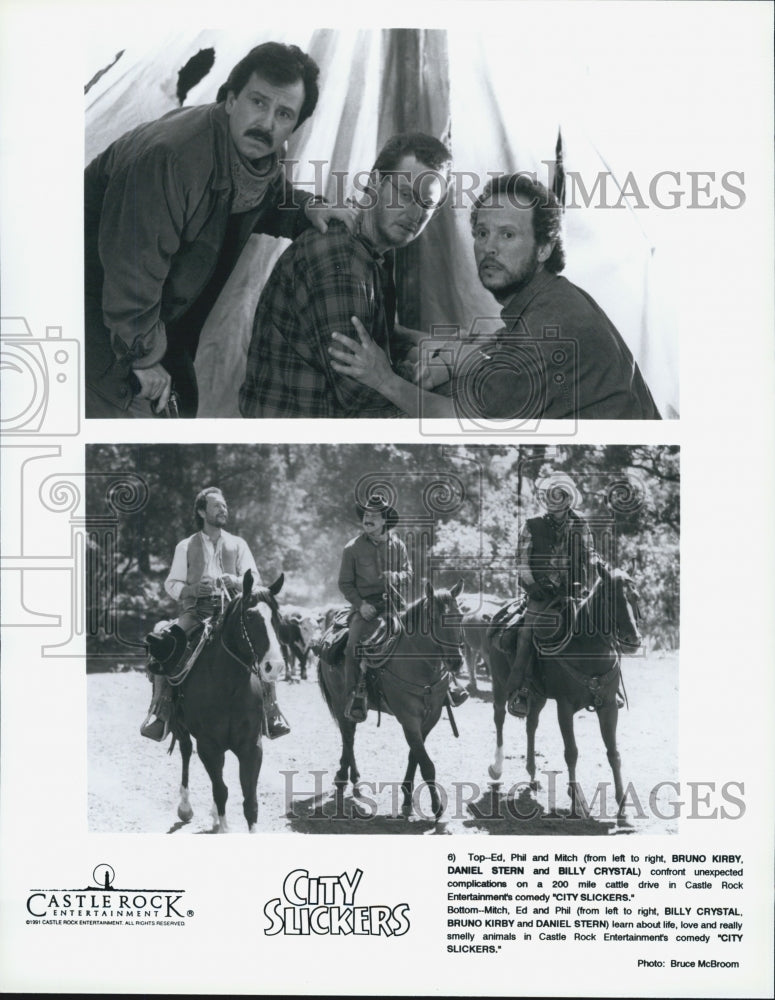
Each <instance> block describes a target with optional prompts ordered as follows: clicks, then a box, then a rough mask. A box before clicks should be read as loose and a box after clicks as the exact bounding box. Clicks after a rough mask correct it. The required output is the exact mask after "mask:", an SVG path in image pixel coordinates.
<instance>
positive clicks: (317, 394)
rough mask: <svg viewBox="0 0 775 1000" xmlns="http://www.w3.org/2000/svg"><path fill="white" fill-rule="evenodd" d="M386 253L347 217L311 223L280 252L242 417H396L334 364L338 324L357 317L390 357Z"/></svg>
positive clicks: (253, 350) (260, 317)
mask: <svg viewBox="0 0 775 1000" xmlns="http://www.w3.org/2000/svg"><path fill="white" fill-rule="evenodd" d="M386 282H387V278H386V274H385V271H384V260H383V257H382V256H380V255H379V254H377V253H376V251H375V250H374V248H373V247H372V246H371V244H370V243H369V242H368V241H367V240H366V239H365V238H364V237H363V236H357V235H356V236H353V235H351V234H350V233H349V232H348V230H347V228H346V226H344V224H343V223H340V222H331V223H329V231H328V233H326V234H322V233H319V232H317V230H314V229H310V230H308V231H307V232H305V233H304V234H303V235H302V236H300V237H299V238H298V239H297V240H296V241H295V242H294V243H293V244H292V245H291V246H290V247H289V248H288V249H287V250H286V251H285V253H284V254H283V255H282V257H280V259H279V260H278V262H277V264H276V265H275V268H274V270H273V271H272V274H271V275H270V277H269V280H268V281H267V283H266V286H265V287H264V290H263V292H262V293H261V297H260V299H259V302H258V309H257V311H256V316H255V319H254V322H253V335H252V337H251V341H250V348H249V350H248V361H247V370H246V374H245V381H244V383H243V385H242V388H241V389H240V394H239V399H240V412H241V414H242V416H243V417H395V416H399V415H400V411H399V410H398V409H396V407H395V406H393V405H392V404H391V403H389V402H387V400H385V399H384V397H382V396H381V395H380V394H379V393H377V392H375V390H373V389H370V388H368V387H367V386H365V385H362V384H361V383H360V382H356V381H355V380H354V379H351V378H349V377H347V376H344V375H340V374H339V373H338V372H335V371H334V369H333V368H332V367H331V357H330V355H329V353H328V348H329V347H330V346H331V344H332V343H333V341H332V339H331V334H332V333H333V332H334V330H337V331H338V332H339V333H342V334H345V335H346V336H349V337H355V336H356V334H355V330H354V329H353V326H352V323H351V322H350V317H351V316H357V317H358V318H359V319H360V320H361V322H362V323H363V325H364V326H365V327H366V329H367V330H368V331H369V332H370V333H371V336H372V337H373V338H374V340H375V341H376V342H377V344H379V346H380V347H382V348H384V349H385V350H386V351H387V354H388V357H391V333H392V330H393V320H394V317H393V316H388V315H387V311H388V310H386V308H385V299H386Z"/></svg>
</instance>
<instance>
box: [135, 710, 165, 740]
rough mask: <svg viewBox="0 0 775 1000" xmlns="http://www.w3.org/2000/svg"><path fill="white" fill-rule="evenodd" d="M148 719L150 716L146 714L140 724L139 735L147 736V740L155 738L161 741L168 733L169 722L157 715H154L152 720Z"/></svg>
mask: <svg viewBox="0 0 775 1000" xmlns="http://www.w3.org/2000/svg"><path fill="white" fill-rule="evenodd" d="M149 720H150V716H148V717H147V718H146V720H145V722H144V723H143V724H142V726H140V735H141V736H147V737H148V739H149V740H155V741H156V742H157V743H161V742H162V741H163V740H164V739H166V738H167V736H168V735H169V731H170V729H169V723H168V722H167V720H166V719H162V718H160V717H159V716H156V718H154V720H153V722H151V721H149Z"/></svg>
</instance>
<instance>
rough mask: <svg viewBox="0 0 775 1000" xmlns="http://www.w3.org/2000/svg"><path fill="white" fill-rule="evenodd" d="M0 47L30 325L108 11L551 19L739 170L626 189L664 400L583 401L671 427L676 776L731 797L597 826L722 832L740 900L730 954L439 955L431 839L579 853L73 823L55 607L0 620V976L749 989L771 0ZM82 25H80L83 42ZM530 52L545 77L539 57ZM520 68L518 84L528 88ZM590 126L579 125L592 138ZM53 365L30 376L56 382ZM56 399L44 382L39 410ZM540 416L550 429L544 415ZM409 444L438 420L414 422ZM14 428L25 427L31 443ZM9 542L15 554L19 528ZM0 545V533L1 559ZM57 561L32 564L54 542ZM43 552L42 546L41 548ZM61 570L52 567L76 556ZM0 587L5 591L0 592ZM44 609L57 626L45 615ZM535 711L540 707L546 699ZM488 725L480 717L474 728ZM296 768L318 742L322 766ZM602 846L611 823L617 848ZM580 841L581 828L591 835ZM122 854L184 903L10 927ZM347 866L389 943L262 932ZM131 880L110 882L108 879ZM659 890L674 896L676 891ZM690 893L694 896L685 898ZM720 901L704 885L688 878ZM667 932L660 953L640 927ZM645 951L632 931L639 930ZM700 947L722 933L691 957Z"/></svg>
mask: <svg viewBox="0 0 775 1000" xmlns="http://www.w3.org/2000/svg"><path fill="white" fill-rule="evenodd" d="M0 12H1V13H2V23H1V24H0V31H1V34H0V47H1V48H0V65H1V66H2V69H1V70H0V72H1V73H2V77H1V79H2V90H1V91H0V95H1V97H2V149H1V150H0V155H1V156H2V161H1V163H0V167H1V169H2V178H1V179H2V187H1V189H0V195H1V197H2V205H1V208H2V216H1V217H2V241H1V246H0V250H1V252H2V258H1V266H2V270H1V271H0V276H1V277H2V313H3V315H4V316H24V317H26V319H27V321H28V322H29V325H30V327H31V329H32V331H33V334H34V335H35V336H36V337H38V338H42V337H43V333H44V331H45V328H46V327H47V326H61V327H62V330H63V336H64V337H65V338H74V339H79V338H80V331H81V327H82V304H81V288H82V270H81V246H82V242H81V241H82V236H81V226H82V222H81V212H82V169H83V153H82V151H83V115H82V108H83V101H82V94H83V84H84V79H85V72H84V65H85V62H84V51H83V50H84V48H85V44H86V39H87V36H88V35H89V34H90V33H95V34H97V36H99V32H100V31H105V30H106V25H108V24H109V25H110V27H111V29H112V28H113V27H114V26H115V25H116V24H118V23H119V22H121V21H122V20H124V21H125V23H126V24H127V26H128V28H127V30H129V28H130V27H131V30H132V32H133V37H134V38H137V37H138V35H140V37H142V35H143V34H144V33H147V34H148V35H149V36H151V35H153V34H154V33H156V32H157V31H158V32H161V31H163V30H168V29H170V28H174V26H175V25H176V24H197V23H200V24H207V25H214V24H215V23H216V21H220V22H221V23H223V24H226V23H229V22H230V23H232V24H234V23H247V22H249V20H250V19H251V18H261V19H266V18H267V17H274V18H277V19H278V23H279V19H281V18H283V17H293V18H294V19H295V18H301V17H305V18H307V19H309V20H310V22H311V23H314V24H316V25H320V26H333V27H336V26H337V24H340V23H347V24H348V25H353V24H363V25H364V26H369V25H374V26H386V27H387V26H428V27H444V26H447V25H449V24H451V23H452V22H453V21H454V22H455V23H461V19H464V18H475V19H479V18H491V19H494V20H495V21H497V23H498V25H499V27H502V30H503V31H504V32H511V33H512V34H513V38H514V59H518V58H519V53H520V49H521V47H522V46H525V45H531V44H541V45H545V46H548V47H550V46H551V33H552V32H553V31H556V32H559V33H560V35H561V37H562V38H563V39H567V38H571V39H575V40H576V43H577V44H578V45H579V46H584V47H587V48H588V49H589V51H590V53H592V55H591V56H590V61H591V62H592V64H593V65H594V67H595V71H596V74H597V76H598V81H597V91H598V93H599V95H600V99H601V101H603V99H604V100H605V107H604V108H600V109H598V114H597V115H596V120H597V122H598V124H599V125H600V126H601V127H602V126H603V125H607V127H608V128H609V129H610V130H611V135H612V136H614V137H616V139H617V141H618V142H620V143H621V142H623V141H626V144H627V146H628V147H629V148H630V149H631V153H632V156H633V159H634V160H635V161H637V162H638V163H642V164H645V165H646V167H647V169H648V170H651V169H653V170H658V169H671V170H672V169H675V170H682V171H686V170H712V171H716V172H717V175H718V174H721V173H723V172H725V171H727V170H744V171H745V192H746V202H745V205H744V206H743V207H742V208H741V209H739V210H737V211H726V212H724V211H718V210H707V211H702V210H700V211H688V210H685V209H681V210H679V211H675V212H658V211H656V210H652V211H651V212H650V213H649V218H648V222H649V224H650V225H651V226H652V227H654V232H655V236H656V238H657V239H658V241H659V246H660V249H661V250H662V251H663V252H665V253H666V254H667V255H668V257H669V260H670V263H671V264H672V267H673V270H674V276H675V284H676V289H677V296H678V308H679V314H678V321H679V327H680V338H681V413H682V419H681V420H680V422H672V423H667V422H665V423H662V424H650V425H637V424H632V425H629V424H613V423H611V424H607V423H595V424H594V425H593V426H585V427H584V428H583V429H582V431H581V432H580V434H579V436H578V440H579V441H580V442H587V443H593V442H598V443H616V442H632V443H677V444H680V445H681V447H682V510H683V517H682V521H683V524H682V570H683V572H682V577H683V585H682V623H681V633H682V643H681V660H680V663H681V667H680V699H681V707H680V775H679V777H680V780H681V782H682V783H685V782H688V781H692V780H709V781H715V782H717V784H721V783H723V782H725V781H731V780H735V781H744V782H745V789H746V791H745V801H746V806H747V811H746V814H745V817H744V818H743V819H741V820H739V821H737V822H729V823H720V822H714V821H712V820H694V821H684V822H683V823H682V826H681V833H680V835H679V836H678V837H672V838H651V837H649V838H642V837H637V836H634V837H629V838H623V839H622V840H621V841H619V842H617V844H616V848H617V849H621V850H623V851H630V852H632V851H637V852H638V853H640V854H641V855H642V854H644V853H647V852H649V851H652V852H657V853H658V852H665V853H672V852H673V851H679V850H680V851H684V852H686V853H707V854H710V853H711V852H712V851H720V852H723V853H742V854H744V855H745V862H746V889H745V890H744V892H742V893H739V894H736V895H735V900H734V902H735V903H736V904H738V903H739V905H740V908H741V909H742V910H743V911H744V913H745V936H744V940H743V945H742V946H741V947H740V948H739V949H736V950H735V955H734V957H735V958H737V959H738V960H739V961H740V962H741V968H740V969H739V970H737V971H736V972H734V973H731V974H730V973H720V972H716V973H708V972H706V973H702V974H701V973H699V972H696V971H695V973H687V974H683V973H682V974H680V975H678V974H677V973H670V970H669V969H668V970H665V971H664V972H662V973H656V972H649V973H645V972H637V971H636V969H635V965H634V958H636V957H638V956H639V955H640V952H641V949H640V946H635V945H633V946H629V945H619V946H618V947H616V948H613V947H610V946H607V947H606V949H605V952H603V951H602V950H600V949H598V951H596V952H594V953H591V952H589V951H586V950H585V948H584V946H582V945H572V944H570V943H568V944H566V945H563V946H562V950H561V951H560V950H558V946H557V945H550V944H542V943H540V942H530V943H529V944H524V945H517V946H515V947H514V948H504V950H503V951H502V952H501V954H500V955H498V956H496V957H493V956H448V955H447V954H446V951H445V945H446V938H445V932H446V926H445V925H446V876H445V875H444V872H445V864H446V862H445V860H444V859H445V857H446V853H447V851H449V850H456V851H457V852H458V853H460V852H461V851H463V850H472V851H474V850H477V849H480V847H484V848H486V850H487V851H491V850H499V849H503V850H523V849H527V850H531V849H532V850H537V851H546V850H549V851H562V850H583V849H584V848H583V847H581V846H580V844H579V842H578V841H577V840H575V839H574V840H565V839H563V838H551V839H547V838H542V839H541V841H540V842H528V841H525V840H523V839H522V838H520V840H519V842H518V843H514V842H513V841H512V842H506V843H503V842H502V841H501V838H492V837H487V838H481V839H480V838H476V837H466V838H465V840H464V842H463V841H461V840H460V838H416V837H415V838H401V837H389V838H388V837H383V838H370V839H369V838H362V837H358V838H356V837H348V838H344V839H343V838H337V837H314V838H313V837H298V836H297V837H274V836H263V837H262V836H259V837H256V838H248V837H246V836H238V835H233V836H232V837H230V838H228V839H224V838H208V837H195V838H194V837H188V838H176V839H174V840H173V838H168V837H154V836H118V835H111V836H108V835H90V834H89V833H88V831H87V826H86V791H87V789H86V745H85V733H86V722H85V701H86V699H85V688H86V675H85V669H84V663H83V661H82V660H79V659H51V658H45V659H44V658H43V657H41V655H40V647H41V644H42V642H47V643H50V642H51V641H52V634H53V635H56V634H57V633H56V631H55V630H51V629H48V630H46V634H45V635H44V636H42V635H41V630H36V629H33V628H13V629H11V628H6V629H5V630H4V635H3V662H2V750H1V763H2V784H1V785H0V809H1V810H2V811H1V812H0V823H1V825H0V835H1V836H2V861H0V910H1V912H0V968H1V969H2V970H3V971H2V972H0V987H2V988H3V989H4V990H19V991H26V992H32V991H41V992H56V991H82V992H108V991H110V992H131V991H146V992H176V993H177V992H187V991H194V992H201V993H267V994H271V993H275V992H279V993H326V992H330V993H333V992H336V993H343V994H348V993H380V994H382V993H405V994H420V993H434V992H437V993H446V994H460V995H464V994H469V995H479V994H503V995H506V994H508V995H512V994H515V993H516V994H521V993H524V994H525V995H530V994H535V995H565V996H573V995H590V996H591V995H594V996H608V995H610V996H615V995H620V994H621V993H629V994H632V995H643V996H648V995H659V994H665V995H675V996H693V995H698V994H701V995H704V996H709V997H710V996H767V995H770V993H771V989H772V980H771V975H772V972H771V960H770V956H771V952H772V842H773V769H772V760H773V738H772V731H773V720H772V708H773V680H772V676H773V669H772V663H773V631H772V625H771V617H772V607H773V597H774V596H775V594H773V574H772V568H771V567H772V559H773V544H772V542H773V535H772V528H771V517H772V513H771V512H772V509H773V499H774V497H773V463H772V446H773V426H775V422H774V421H773V416H774V415H775V414H773V364H772V346H773V342H772V341H773V339H772V331H773V304H772V303H773V296H772V274H773V251H772V246H773V241H772V236H773V221H772V220H773V204H772V176H773V171H772V146H771V132H772V129H771V126H772V120H773V115H772V52H771V34H772V31H771V29H772V6H771V5H770V4H744V3H734V4H732V3H728V4H705V3H697V4H685V5H683V4H669V5H668V4H663V3H658V4H643V5H641V4H626V5H620V4H608V3H607V4H594V3H590V4H586V3H584V4H574V5H570V6H566V5H563V4H549V5H546V4H545V5H540V6H538V5H535V6H534V5H532V4H514V3H507V2H501V3H492V4H490V3H488V4H484V3H481V4H477V5H475V6H462V5H460V6H459V5H456V4H452V3H447V4H444V5H443V6H441V5H434V4H424V5H423V6H422V7H420V6H419V5H417V4H414V5H411V6H402V5H400V4H396V3H394V4H391V5H389V6H385V5H379V6H378V7H375V6H374V5H371V6H368V7H366V6H365V5H364V6H361V7H358V6H355V5H351V6H346V5H341V4H340V5H337V7H336V9H335V10H334V9H323V8H321V7H320V6H319V5H305V4H294V5H293V7H290V6H289V7H286V8H285V9H275V10H271V11H270V10H268V9H267V8H265V7H263V8H261V7H259V6H257V5H256V6H249V5H246V4H240V5H231V4H230V3H226V2H222V3H220V4H218V5H217V9H214V8H213V7H212V5H209V6H206V5H201V4H197V3H193V2H192V3H186V4H170V3H166V4H164V5H161V4H158V3H155V4H146V3H134V4H132V5H131V7H125V6H123V5H121V4H118V3H115V4H114V3H96V2H94V3H82V4H75V3H54V2H52V3H48V4H46V3H38V2H25V3H10V2H7V0H4V2H3V3H2V6H1V7H0ZM92 47H93V46H92ZM554 71H555V67H554V66H552V67H551V69H550V68H549V66H547V73H549V72H554ZM540 86H541V80H540V79H537V80H536V87H540ZM604 141H605V136H604V135H600V142H601V145H602V144H603V143H604ZM55 388H56V387H55ZM74 402H75V397H74V395H70V394H68V393H67V392H65V393H63V395H62V396H61V397H60V396H56V398H55V400H54V403H53V405H55V406H58V407H62V411H63V413H64V415H65V416H64V417H63V419H66V414H67V411H68V409H69V410H70V411H71V410H72V407H73V405H74ZM81 426H82V427H83V430H82V432H81V434H80V437H78V438H59V439H57V438H45V439H40V443H43V444H47V445H53V446H59V447H61V449H62V453H61V458H60V459H57V460H55V461H53V462H51V471H52V472H55V471H58V472H62V473H77V472H78V471H79V469H81V468H82V462H83V443H84V442H87V441H95V442H98V441H116V440H122V441H148V442H151V441H154V442H156V441H160V440H169V441H178V440H182V439H183V438H184V435H185V438H186V439H187V440H198V441H221V440H227V441H255V440H257V439H258V440H262V441H282V440H295V441H304V440H307V441H318V440H341V438H342V434H343V433H344V434H346V436H347V439H348V440H351V441H369V440H385V439H386V438H387V437H388V436H390V437H391V438H392V439H395V440H403V441H418V440H421V438H420V437H419V435H418V433H417V429H416V428H415V427H414V426H413V425H412V424H411V423H410V422H401V423H396V422H395V421H390V422H385V423H374V424H373V423H368V422H361V423H359V424H358V425H357V426H355V425H352V426H347V428H346V429H345V430H343V427H342V425H341V424H337V425H336V427H330V426H327V425H326V423H325V422H320V421H318V422H316V423H315V424H312V423H307V424H293V425H292V426H287V425H275V424H274V423H272V422H265V423H256V422H252V423H250V425H249V426H248V425H242V424H240V422H238V421H237V422H235V421H232V422H229V423H228V424H226V425H219V424H218V423H217V422H212V421H199V422H197V423H196V424H195V425H190V426H191V429H190V430H189V428H188V425H187V426H186V428H185V429H184V430H181V429H180V428H179V426H178V425H177V424H175V423H159V422H153V423H152V424H151V423H146V422H143V423H133V424H131V425H130V424H128V423H120V424H119V423H118V422H112V423H110V424H107V423H99V422H92V423H90V424H89V425H87V426H85V427H84V425H83V424H82V425H81ZM547 437H548V439H549V440H551V434H548V435H547ZM433 440H441V439H440V438H434V439H433ZM23 443H29V439H15V438H14V439H13V440H10V439H9V438H7V437H6V439H5V441H4V450H3V469H2V473H3V482H2V487H3V515H4V519H3V533H4V538H3V557H4V560H5V561H4V564H3V569H4V572H3V574H2V583H3V588H4V592H3V598H4V601H3V606H4V609H5V608H7V607H8V606H9V604H8V600H9V590H8V588H9V586H10V587H13V586H14V581H15V579H16V577H15V575H14V572H13V567H14V565H15V564H14V563H13V560H12V559H11V558H10V557H11V556H13V555H14V553H16V552H17V545H18V537H17V533H18V531H19V527H18V524H19V522H18V521H17V514H19V515H20V516H23V517H24V519H25V525H26V527H25V531H27V530H28V529H29V528H30V527H31V526H37V527H35V528H34V531H33V534H32V536H31V538H30V541H29V544H30V545H32V546H33V549H34V551H35V552H36V553H39V554H40V555H42V556H44V557H47V565H48V568H47V569H44V571H42V572H40V573H35V574H32V573H30V574H28V575H27V576H26V581H27V587H28V588H29V593H28V599H29V603H30V606H31V607H34V608H39V607H40V605H41V601H40V596H39V595H40V594H41V593H44V594H45V595H46V600H45V606H46V608H47V609H48V608H50V613H52V614H59V615H63V616H65V617H67V616H69V614H70V594H71V578H70V575H69V574H70V572H71V570H72V559H70V558H69V555H70V550H69V539H66V538H62V537H61V535H59V534H57V528H56V526H55V522H54V521H53V520H52V519H50V518H48V517H47V516H45V513H44V511H43V508H42V507H41V506H40V501H39V500H38V499H37V497H28V496H23V497H22V496H21V493H20V485H19V483H18V481H17V480H16V478H15V472H16V470H17V469H18V464H17V463H16V461H15V457H16V456H18V454H20V452H19V451H18V450H17V448H13V449H11V448H9V447H8V445H9V444H12V445H14V446H18V445H20V444H23ZM33 443H36V444H37V443H38V441H35V442H33ZM31 551H32V550H31ZM9 553H10V556H9ZM54 555H56V557H57V558H61V560H62V563H61V565H62V567H63V569H62V570H61V571H53V570H52V569H51V566H52V558H53V557H54ZM43 562H44V563H46V559H45V558H44V560H43ZM76 571H77V568H76ZM11 596H14V598H15V592H14V594H13V595H11ZM67 631H68V630H67V622H66V621H65V622H63V626H62V632H61V635H62V637H63V638H65V637H66V635H67ZM546 724H551V723H549V722H548V721H547V723H546ZM490 740H491V734H490V733H489V732H488V733H486V734H483V742H485V741H486V744H487V746H489V745H490ZM321 766H326V764H325V763H323V764H322V765H321ZM620 845H621V846H620ZM591 846H592V847H594V846H595V845H594V844H592V845H591ZM101 861H107V862H109V863H110V864H111V865H112V866H113V867H114V868H115V869H116V871H117V872H120V873H121V875H122V877H123V876H125V875H127V874H128V873H130V872H131V873H136V878H137V881H138V882H140V883H145V884H151V885H164V886H166V885H169V886H181V887H183V888H185V889H186V894H187V895H186V902H187V905H189V906H191V907H192V908H194V909H195V910H196V914H197V916H196V919H195V920H194V921H190V922H189V923H188V925H187V926H186V927H185V928H174V927H171V928H166V929H159V930H156V929H155V928H148V929H145V928H132V929H131V932H130V929H119V928H110V927H97V928H94V929H93V930H87V929H86V928H82V927H74V928H63V927H51V928H44V927H34V928H31V927H27V926H25V924H24V916H25V912H24V900H25V899H26V897H27V895H28V893H29V891H30V890H31V889H32V888H35V887H48V886H56V885H73V884H81V882H82V880H83V883H84V884H85V881H86V879H87V878H88V874H89V873H90V872H91V871H92V870H93V868H94V866H95V865H96V864H97V863H99V862H101ZM356 865H358V866H359V867H361V868H362V869H363V870H364V872H365V874H364V878H363V882H362V884H361V889H360V892H359V900H358V901H359V902H362V903H363V904H369V903H388V904H392V903H398V902H407V903H409V904H410V907H411V921H412V927H411V931H410V933H408V934H407V935H406V936H405V937H403V938H400V939H391V940H387V941H386V940H384V939H382V938H372V939H369V938H363V939H358V940H354V939H350V938H339V939H329V938H325V937H317V938H315V937H313V938H306V939H303V940H300V939H297V938H289V937H284V938H283V937H280V938H268V937H265V936H264V934H263V928H264V926H265V920H264V918H263V916H262V908H263V905H264V903H265V901H266V900H267V899H269V898H272V897H273V896H276V895H278V894H279V891H280V883H281V880H282V877H283V875H284V874H285V873H287V872H288V871H290V870H291V869H292V868H296V867H305V868H308V869H310V871H311V872H313V873H316V874H331V873H338V872H340V871H342V870H343V869H344V868H348V869H350V870H351V869H352V868H354V867H355V866H356ZM130 881H131V879H130ZM686 902H687V900H686V898H684V899H683V901H677V904H678V905H685V904H686ZM688 902H689V903H690V904H691V905H694V904H699V902H700V901H699V900H696V899H695V900H688ZM714 902H716V903H717V904H718V903H720V904H721V905H724V904H727V905H731V904H730V903H729V901H728V900H714ZM664 950H665V951H667V949H664ZM654 951H655V953H656V952H657V949H655V950H654ZM714 957H725V956H714Z"/></svg>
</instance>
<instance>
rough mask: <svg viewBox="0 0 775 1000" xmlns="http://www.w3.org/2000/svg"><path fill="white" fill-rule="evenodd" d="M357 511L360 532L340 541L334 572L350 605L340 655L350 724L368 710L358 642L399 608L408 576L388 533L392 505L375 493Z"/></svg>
mask: <svg viewBox="0 0 775 1000" xmlns="http://www.w3.org/2000/svg"><path fill="white" fill-rule="evenodd" d="M357 509H358V516H359V517H360V519H361V524H362V526H363V531H362V532H361V533H360V534H359V535H356V537H355V538H352V539H351V540H350V541H349V542H348V543H347V545H345V547H344V551H343V552H342V564H341V568H340V570H339V589H340V590H341V592H342V593H343V594H344V596H345V598H346V599H347V600H348V602H349V603H350V605H351V606H352V608H353V613H352V615H351V618H350V632H349V635H348V638H347V648H346V650H345V657H344V670H345V690H346V691H352V697H351V699H350V701H349V702H348V707H347V710H346V712H345V714H346V716H347V718H348V719H350V721H351V722H363V721H364V719H365V718H366V715H367V714H368V698H367V695H366V682H365V676H366V675H365V673H364V672H363V667H362V665H361V666H360V671H359V669H358V667H359V663H358V655H357V649H358V646H360V645H361V644H362V643H364V642H365V641H366V640H367V639H368V638H370V637H371V636H372V635H373V634H374V632H375V630H376V628H377V626H378V625H379V622H380V620H381V619H382V618H384V617H385V616H386V615H389V614H390V613H391V612H394V611H399V610H401V607H402V606H403V604H404V603H405V602H406V594H407V591H408V588H409V586H410V584H411V580H412V567H411V565H410V563H409V555H408V554H407V551H406V546H405V545H404V543H403V542H402V541H401V539H400V538H397V537H396V536H395V535H393V534H391V531H392V529H393V528H394V527H395V526H396V524H398V512H397V511H396V510H395V508H394V507H391V506H390V505H389V504H388V502H387V500H386V499H385V497H383V496H381V495H379V494H375V495H373V496H371V497H369V499H368V501H367V503H366V505H365V506H363V505H361V504H359V505H358V508H357ZM356 677H357V679H358V683H357V685H356Z"/></svg>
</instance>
